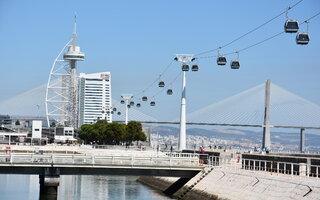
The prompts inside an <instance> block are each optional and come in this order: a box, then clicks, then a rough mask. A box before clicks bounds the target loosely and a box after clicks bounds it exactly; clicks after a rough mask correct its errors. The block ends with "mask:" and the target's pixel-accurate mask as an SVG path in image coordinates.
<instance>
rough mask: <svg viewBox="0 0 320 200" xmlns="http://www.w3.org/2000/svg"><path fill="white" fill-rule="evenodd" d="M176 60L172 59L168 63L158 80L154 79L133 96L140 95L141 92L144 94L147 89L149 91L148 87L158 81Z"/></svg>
mask: <svg viewBox="0 0 320 200" xmlns="http://www.w3.org/2000/svg"><path fill="white" fill-rule="evenodd" d="M173 62H174V60H171V61H170V63H169V64H168V65H167V67H166V68H165V69H164V70H163V72H162V73H161V74H160V76H159V78H157V79H156V80H154V81H153V82H152V83H151V84H149V85H148V86H147V87H146V88H145V89H144V90H142V91H140V92H138V93H136V94H134V95H133V96H134V97H135V96H139V95H141V94H143V93H144V92H145V91H147V90H148V89H150V88H151V87H152V86H153V85H154V84H155V83H156V82H158V81H159V79H160V78H161V77H162V76H163V74H164V73H165V72H166V71H167V70H168V69H169V68H170V67H171V65H172V63H173Z"/></svg>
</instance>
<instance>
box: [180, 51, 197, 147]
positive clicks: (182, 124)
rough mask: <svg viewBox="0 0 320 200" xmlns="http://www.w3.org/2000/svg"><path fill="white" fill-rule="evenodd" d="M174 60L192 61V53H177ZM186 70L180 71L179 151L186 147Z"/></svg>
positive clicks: (184, 62) (183, 62)
mask: <svg viewBox="0 0 320 200" xmlns="http://www.w3.org/2000/svg"><path fill="white" fill-rule="evenodd" d="M176 56H177V57H176V60H177V61H179V62H182V64H183V65H184V64H186V63H189V62H192V61H193V54H177V55H176ZM186 120H187V119H186V71H184V70H183V72H182V94H181V112H180V134H179V151H182V150H184V149H186V145H187V138H186V137H187V134H186V131H187V128H186Z"/></svg>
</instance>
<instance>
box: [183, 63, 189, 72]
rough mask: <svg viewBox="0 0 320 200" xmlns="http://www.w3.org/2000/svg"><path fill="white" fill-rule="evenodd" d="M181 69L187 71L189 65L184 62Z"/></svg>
mask: <svg viewBox="0 0 320 200" xmlns="http://www.w3.org/2000/svg"><path fill="white" fill-rule="evenodd" d="M182 71H184V72H187V71H189V65H186V64H184V65H182Z"/></svg>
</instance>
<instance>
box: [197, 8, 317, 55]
mask: <svg viewBox="0 0 320 200" xmlns="http://www.w3.org/2000/svg"><path fill="white" fill-rule="evenodd" d="M318 15H320V12H318V13H317V14H315V15H313V16H312V17H310V18H308V19H307V20H304V21H303V22H301V23H299V25H302V24H304V23H307V22H309V21H310V20H312V19H313V18H315V17H317V16H318ZM283 33H285V31H281V32H280V33H277V34H275V35H272V36H270V37H268V38H266V39H264V40H262V41H259V42H257V43H254V44H252V45H249V46H247V47H245V48H242V49H239V50H236V51H233V52H230V53H226V54H223V55H225V56H226V55H231V54H235V53H240V52H241V51H245V50H248V49H250V48H252V47H255V46H257V45H259V44H262V43H264V42H266V41H268V40H271V39H273V38H275V37H278V36H279V35H281V34H283ZM213 57H217V56H216V55H214V56H205V57H197V59H206V58H213Z"/></svg>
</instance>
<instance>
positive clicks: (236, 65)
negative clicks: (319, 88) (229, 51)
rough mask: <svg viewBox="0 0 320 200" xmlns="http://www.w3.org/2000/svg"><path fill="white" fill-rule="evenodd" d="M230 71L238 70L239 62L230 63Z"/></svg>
mask: <svg viewBox="0 0 320 200" xmlns="http://www.w3.org/2000/svg"><path fill="white" fill-rule="evenodd" d="M230 66H231V69H239V68H240V62H239V61H238V60H233V61H231V64H230Z"/></svg>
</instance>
